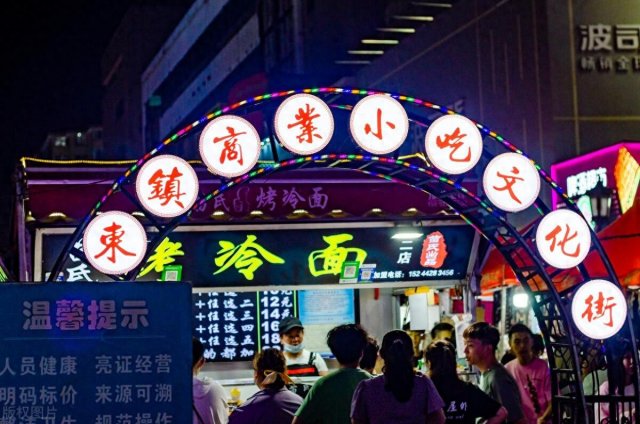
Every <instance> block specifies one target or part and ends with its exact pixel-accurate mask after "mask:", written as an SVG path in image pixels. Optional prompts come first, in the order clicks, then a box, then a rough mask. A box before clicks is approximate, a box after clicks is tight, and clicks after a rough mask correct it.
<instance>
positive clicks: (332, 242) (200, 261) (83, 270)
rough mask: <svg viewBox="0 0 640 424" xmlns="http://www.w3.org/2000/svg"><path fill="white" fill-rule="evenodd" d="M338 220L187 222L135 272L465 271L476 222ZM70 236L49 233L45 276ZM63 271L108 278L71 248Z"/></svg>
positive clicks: (317, 275)
mask: <svg viewBox="0 0 640 424" xmlns="http://www.w3.org/2000/svg"><path fill="white" fill-rule="evenodd" d="M335 227H336V224H332V225H326V224H325V225H322V224H316V225H315V226H313V225H298V226H295V227H294V228H292V229H287V228H283V226H271V227H267V226H265V227H261V228H260V229H241V228H242V227H232V226H225V227H224V228H221V227H183V228H181V229H179V230H178V231H174V232H173V233H171V234H170V235H169V236H168V237H166V238H165V239H164V240H163V241H162V242H161V243H160V244H159V245H158V246H157V247H156V248H155V251H154V252H153V253H150V254H149V256H148V258H149V259H148V261H147V262H146V263H145V264H144V265H143V267H142V269H141V271H140V274H139V276H138V278H137V280H160V279H161V278H162V275H163V270H164V269H165V267H166V266H176V265H177V266H181V267H182V280H183V281H190V282H192V283H193V285H194V287H251V286H268V285H276V286H277V285H301V284H305V285H308V284H318V285H322V284H337V283H338V282H339V280H340V273H341V271H342V265H343V264H344V263H345V262H358V263H359V264H360V265H367V266H372V265H374V266H375V271H374V272H373V273H372V274H373V275H371V276H370V278H368V279H367V283H387V282H389V283H390V282H423V281H451V280H462V279H465V278H466V274H467V268H468V264H469V258H470V255H471V249H472V245H473V240H474V237H475V230H474V229H473V228H472V227H470V226H467V225H435V226H422V227H396V226H389V225H388V224H387V226H381V227H374V228H370V227H363V226H359V227H355V226H354V227H344V228H335ZM244 228H247V227H244ZM263 228H264V229H263ZM180 230H186V231H180ZM67 237H68V235H62V234H46V233H44V234H43V237H42V257H43V259H42V268H41V269H42V270H44V272H41V273H40V278H41V279H42V278H45V277H46V275H47V272H48V271H49V270H50V269H51V268H53V262H54V260H55V258H57V257H58V255H59V253H60V251H61V249H62V247H63V244H64V242H65V241H66V239H67ZM76 247H77V248H79V249H80V248H82V246H81V245H79V244H78V245H77V246H76ZM122 247H123V248H125V249H126V246H122ZM36 259H37V258H36ZM36 271H37V269H36ZM61 274H62V275H60V276H58V278H59V279H61V280H64V281H108V280H109V277H107V276H105V275H103V274H101V273H100V272H98V271H97V270H95V269H93V268H91V267H90V266H89V265H88V264H86V263H84V262H83V261H82V260H80V258H78V257H76V256H74V255H73V254H71V255H70V259H69V260H68V261H67V263H66V264H65V268H64V271H63V272H62V273H61ZM36 277H38V273H37V272H36ZM363 284H366V283H364V282H363Z"/></svg>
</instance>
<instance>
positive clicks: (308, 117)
mask: <svg viewBox="0 0 640 424" xmlns="http://www.w3.org/2000/svg"><path fill="white" fill-rule="evenodd" d="M274 123H275V125H274V126H275V131H276V135H277V136H278V140H280V142H281V143H282V144H283V145H284V147H286V148H287V150H289V151H291V152H294V153H297V154H299V155H310V154H313V153H316V152H319V151H320V150H322V149H323V148H324V147H325V146H326V145H327V144H329V141H330V140H331V136H332V135H333V115H332V114H331V110H330V109H329V106H327V104H326V103H325V102H323V101H322V100H320V99H319V98H318V97H316V96H312V95H310V94H296V95H295V96H291V97H289V98H287V99H286V100H285V101H284V102H282V104H281V105H280V107H278V110H277V111H276V116H275V120H274Z"/></svg>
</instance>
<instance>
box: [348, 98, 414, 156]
mask: <svg viewBox="0 0 640 424" xmlns="http://www.w3.org/2000/svg"><path fill="white" fill-rule="evenodd" d="M349 128H350V130H351V136H352V137H353V139H354V140H355V141H356V143H358V145H359V146H360V147H362V148H363V149H364V150H366V151H367V152H370V153H373V154H376V155H385V154H387V153H391V152H393V151H394V150H396V149H398V147H400V146H401V145H402V143H403V142H404V140H405V139H406V138H407V134H408V132H409V117H408V116H407V112H406V111H405V110H404V108H403V107H402V105H401V104H400V102H398V101H397V100H396V99H394V98H393V97H389V96H387V95H384V94H373V95H371V96H367V97H365V98H363V99H362V100H360V101H359V102H358V103H356V105H355V106H354V107H353V110H352V111H351V117H350V120H349Z"/></svg>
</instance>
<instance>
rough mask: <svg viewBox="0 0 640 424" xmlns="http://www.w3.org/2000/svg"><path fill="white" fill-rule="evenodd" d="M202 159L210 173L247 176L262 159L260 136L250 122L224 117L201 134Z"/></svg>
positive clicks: (231, 116)
mask: <svg viewBox="0 0 640 424" xmlns="http://www.w3.org/2000/svg"><path fill="white" fill-rule="evenodd" d="M200 156H201V157H202V161H203V162H204V163H205V164H206V165H207V168H209V171H211V172H212V173H214V174H216V175H221V176H223V177H226V178H233V177H237V176H238V175H242V174H245V173H247V172H248V171H250V170H251V168H253V167H254V166H255V164H256V163H257V162H258V158H259V157H260V136H259V135H258V132H257V131H256V129H255V128H254V127H253V125H251V124H250V123H249V121H247V120H246V119H243V118H240V117H239V116H233V115H227V116H220V117H218V118H216V119H214V120H213V121H211V122H209V123H208V124H207V126H206V127H204V130H202V133H201V134H200Z"/></svg>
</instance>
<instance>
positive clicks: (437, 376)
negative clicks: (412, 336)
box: [425, 340, 507, 424]
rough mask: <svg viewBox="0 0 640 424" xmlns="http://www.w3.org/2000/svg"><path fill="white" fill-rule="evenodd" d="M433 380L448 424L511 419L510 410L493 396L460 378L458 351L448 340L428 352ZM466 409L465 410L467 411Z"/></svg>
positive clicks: (441, 341)
mask: <svg viewBox="0 0 640 424" xmlns="http://www.w3.org/2000/svg"><path fill="white" fill-rule="evenodd" d="M425 360H426V362H427V366H428V367H429V377H431V380H432V381H433V384H435V386H436V389H438V393H440V396H442V399H443V400H444V405H445V408H444V410H445V416H446V418H447V421H446V422H447V424H453V423H460V424H474V423H475V422H476V418H484V419H486V420H487V421H486V423H487V424H497V423H501V422H503V421H504V420H505V419H506V418H507V410H506V409H505V408H504V407H503V406H502V405H500V404H499V403H498V402H496V401H495V400H493V399H492V398H491V397H489V395H487V394H486V393H485V392H483V391H482V390H480V388H478V387H476V386H474V385H473V384H471V383H466V382H464V381H462V380H460V378H458V372H457V370H456V349H455V347H454V346H453V345H452V344H451V343H449V342H448V341H446V340H438V341H435V342H433V343H431V344H430V345H429V346H428V347H427V350H426V351H425ZM463 405H464V407H463Z"/></svg>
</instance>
